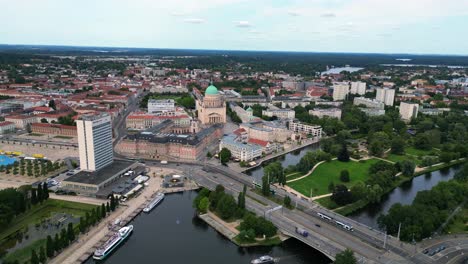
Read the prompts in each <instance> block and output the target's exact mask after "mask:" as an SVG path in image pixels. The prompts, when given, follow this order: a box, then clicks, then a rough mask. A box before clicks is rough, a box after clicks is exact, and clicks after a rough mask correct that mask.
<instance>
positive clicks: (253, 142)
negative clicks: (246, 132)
mask: <svg viewBox="0 0 468 264" xmlns="http://www.w3.org/2000/svg"><path fill="white" fill-rule="evenodd" d="M249 143H251V144H256V145H260V146H262V147H266V146H268V141H264V140H260V139H254V138H251V139H249Z"/></svg>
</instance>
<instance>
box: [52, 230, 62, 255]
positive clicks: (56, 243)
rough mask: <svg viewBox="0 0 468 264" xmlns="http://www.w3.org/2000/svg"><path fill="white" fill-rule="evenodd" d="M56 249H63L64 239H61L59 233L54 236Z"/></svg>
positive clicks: (57, 250) (58, 250)
mask: <svg viewBox="0 0 468 264" xmlns="http://www.w3.org/2000/svg"><path fill="white" fill-rule="evenodd" d="M54 249H55V251H56V252H60V250H62V241H61V240H60V237H59V233H56V234H55V237H54Z"/></svg>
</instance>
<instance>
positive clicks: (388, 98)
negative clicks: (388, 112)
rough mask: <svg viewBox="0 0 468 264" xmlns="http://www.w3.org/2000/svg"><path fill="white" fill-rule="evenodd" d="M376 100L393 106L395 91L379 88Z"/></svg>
mask: <svg viewBox="0 0 468 264" xmlns="http://www.w3.org/2000/svg"><path fill="white" fill-rule="evenodd" d="M376 90H377V94H376V96H375V100H377V101H379V102H382V103H384V104H385V105H389V106H393V102H394V101H395V89H390V88H377V89H376Z"/></svg>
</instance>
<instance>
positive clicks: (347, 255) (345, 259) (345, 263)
mask: <svg viewBox="0 0 468 264" xmlns="http://www.w3.org/2000/svg"><path fill="white" fill-rule="evenodd" d="M333 263H334V264H356V263H357V260H356V258H355V257H354V253H353V251H351V250H350V249H346V250H345V251H343V252H341V253H338V254H336V256H335V261H334V262H333Z"/></svg>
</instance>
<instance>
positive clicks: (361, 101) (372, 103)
mask: <svg viewBox="0 0 468 264" xmlns="http://www.w3.org/2000/svg"><path fill="white" fill-rule="evenodd" d="M353 104H354V105H357V106H360V105H365V106H366V107H367V108H377V109H384V108H385V105H384V103H382V102H379V101H377V100H375V99H370V98H364V97H354V101H353Z"/></svg>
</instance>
